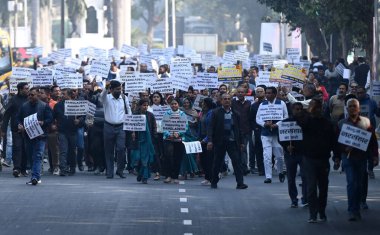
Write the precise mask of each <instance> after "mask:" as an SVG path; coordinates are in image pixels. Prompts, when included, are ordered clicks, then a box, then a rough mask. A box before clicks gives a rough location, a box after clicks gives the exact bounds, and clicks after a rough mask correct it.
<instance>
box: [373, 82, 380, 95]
mask: <svg viewBox="0 0 380 235" xmlns="http://www.w3.org/2000/svg"><path fill="white" fill-rule="evenodd" d="M371 93H372V96H380V81H372V86H371Z"/></svg>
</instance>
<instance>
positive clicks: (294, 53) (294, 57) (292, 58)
mask: <svg viewBox="0 0 380 235" xmlns="http://www.w3.org/2000/svg"><path fill="white" fill-rule="evenodd" d="M300 56H301V52H300V49H299V48H286V59H287V60H288V62H289V63H294V62H298V61H299V60H300Z"/></svg>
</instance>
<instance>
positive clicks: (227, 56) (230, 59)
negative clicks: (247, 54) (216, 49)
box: [223, 51, 236, 64]
mask: <svg viewBox="0 0 380 235" xmlns="http://www.w3.org/2000/svg"><path fill="white" fill-rule="evenodd" d="M223 60H224V63H226V64H235V63H236V59H235V54H234V53H233V52H229V51H225V52H224V53H223Z"/></svg>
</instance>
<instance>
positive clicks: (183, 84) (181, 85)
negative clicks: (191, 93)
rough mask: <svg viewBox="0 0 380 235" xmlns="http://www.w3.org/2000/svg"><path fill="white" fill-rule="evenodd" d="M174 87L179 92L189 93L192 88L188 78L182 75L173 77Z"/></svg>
mask: <svg viewBox="0 0 380 235" xmlns="http://www.w3.org/2000/svg"><path fill="white" fill-rule="evenodd" d="M170 79H171V80H172V87H173V88H175V89H178V90H182V91H187V90H188V89H189V86H190V81H189V79H188V78H187V77H182V76H180V75H175V76H174V75H172V76H171V78H170Z"/></svg>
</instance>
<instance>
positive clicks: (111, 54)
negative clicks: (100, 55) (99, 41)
mask: <svg viewBox="0 0 380 235" xmlns="http://www.w3.org/2000/svg"><path fill="white" fill-rule="evenodd" d="M117 58H120V51H119V50H118V49H115V48H112V49H109V50H108V59H110V60H113V59H117Z"/></svg>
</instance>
